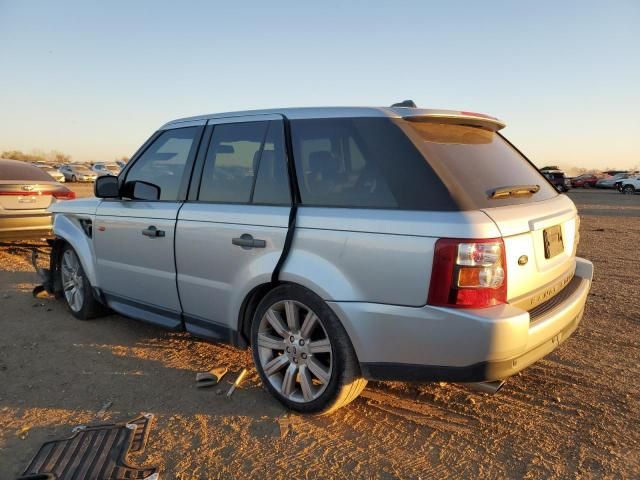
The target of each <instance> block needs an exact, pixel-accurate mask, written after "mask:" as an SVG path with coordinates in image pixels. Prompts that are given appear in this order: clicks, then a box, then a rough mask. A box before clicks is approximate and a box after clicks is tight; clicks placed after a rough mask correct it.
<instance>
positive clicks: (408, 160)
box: [291, 118, 457, 210]
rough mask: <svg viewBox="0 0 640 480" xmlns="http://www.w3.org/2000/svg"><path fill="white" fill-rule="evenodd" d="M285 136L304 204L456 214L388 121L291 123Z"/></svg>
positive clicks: (428, 169) (436, 181)
mask: <svg viewBox="0 0 640 480" xmlns="http://www.w3.org/2000/svg"><path fill="white" fill-rule="evenodd" d="M291 135H292V142H293V151H294V158H295V162H296V173H297V176H298V184H299V187H300V195H301V200H302V203H303V204H304V205H309V206H323V207H356V208H384V209H402V210H454V209H457V207H456V205H455V204H454V203H453V201H452V198H451V196H450V195H449V192H448V191H447V189H446V188H445V187H444V185H443V184H442V182H441V181H440V180H439V178H438V177H437V175H435V173H434V171H433V170H432V169H431V167H430V166H429V164H428V163H427V162H426V161H425V160H424V157H423V156H422V155H421V154H420V152H419V151H418V150H417V149H416V147H415V146H414V145H413V144H412V142H411V141H410V140H409V139H408V138H407V136H406V134H405V133H404V132H403V131H402V130H401V128H400V127H399V126H397V125H395V124H394V123H393V122H392V121H391V120H390V119H388V118H327V119H309V120H292V121H291Z"/></svg>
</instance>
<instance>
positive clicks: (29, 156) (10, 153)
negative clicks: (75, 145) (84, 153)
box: [0, 150, 129, 163]
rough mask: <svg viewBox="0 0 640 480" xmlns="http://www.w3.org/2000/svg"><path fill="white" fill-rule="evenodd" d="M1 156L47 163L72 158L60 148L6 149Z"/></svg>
mask: <svg viewBox="0 0 640 480" xmlns="http://www.w3.org/2000/svg"><path fill="white" fill-rule="evenodd" d="M0 158H6V159H8V160H22V161H23V162H47V163H69V162H71V160H72V157H71V155H67V154H66V153H63V152H60V151H58V150H51V151H50V152H49V153H46V152H41V151H37V150H36V151H33V152H31V153H25V152H22V151H20V150H5V151H4V152H2V153H0ZM115 160H122V161H123V162H128V161H129V157H127V156H125V155H123V156H121V157H117V158H116V159H115Z"/></svg>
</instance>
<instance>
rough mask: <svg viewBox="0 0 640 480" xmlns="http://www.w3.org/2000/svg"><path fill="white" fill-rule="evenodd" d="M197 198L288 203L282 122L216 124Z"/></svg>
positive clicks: (202, 199)
mask: <svg viewBox="0 0 640 480" xmlns="http://www.w3.org/2000/svg"><path fill="white" fill-rule="evenodd" d="M198 200H200V201H205V202H220V203H255V204H263V205H288V204H289V203H290V196H289V178H288V175H287V164H286V157H285V152H284V131H283V126H282V122H280V121H268V122H267V121H262V122H247V123H227V124H220V125H216V126H215V128H214V130H213V135H212V137H211V142H210V145H209V150H208V153H207V159H206V161H205V165H204V170H203V172H202V180H201V183H200V192H199V195H198Z"/></svg>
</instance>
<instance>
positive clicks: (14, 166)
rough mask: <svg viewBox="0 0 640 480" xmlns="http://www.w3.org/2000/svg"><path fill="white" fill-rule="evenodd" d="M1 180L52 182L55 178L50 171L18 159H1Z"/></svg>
mask: <svg viewBox="0 0 640 480" xmlns="http://www.w3.org/2000/svg"><path fill="white" fill-rule="evenodd" d="M0 180H25V181H38V182H51V181H53V178H51V176H49V174H48V173H46V172H45V171H43V170H41V169H39V168H38V167H34V166H33V165H29V164H28V163H23V162H20V161H18V160H9V161H2V160H0Z"/></svg>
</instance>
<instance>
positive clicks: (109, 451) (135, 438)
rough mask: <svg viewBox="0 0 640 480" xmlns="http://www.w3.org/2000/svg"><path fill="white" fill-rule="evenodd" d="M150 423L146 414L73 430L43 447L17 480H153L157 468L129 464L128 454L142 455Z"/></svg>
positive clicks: (156, 476) (156, 473)
mask: <svg viewBox="0 0 640 480" xmlns="http://www.w3.org/2000/svg"><path fill="white" fill-rule="evenodd" d="M153 419H154V416H153V415H152V414H150V413H147V414H143V415H140V416H138V417H136V418H134V419H133V420H130V421H128V422H122V423H116V424H107V425H91V426H79V427H76V428H74V429H73V434H72V435H71V437H69V438H65V439H61V440H53V441H49V442H46V443H44V444H43V445H42V446H41V447H40V449H39V450H38V452H37V453H36V455H35V456H34V457H33V459H32V460H31V462H30V463H29V466H28V467H27V468H26V469H25V471H24V473H23V474H22V476H21V477H19V478H20V479H22V478H24V479H25V480H26V479H35V478H43V479H44V478H56V479H59V480H66V479H76V478H113V479H116V478H122V479H124V478H130V479H134V478H137V479H143V478H146V479H152V478H155V479H157V478H158V475H159V474H158V471H159V469H158V467H152V466H146V467H138V466H134V465H132V464H131V461H130V460H129V454H132V453H141V452H143V451H144V448H145V446H146V444H147V441H148V439H149V432H150V430H151V423H152V422H153ZM69 447H71V448H69ZM95 452H101V454H100V455H96V454H95ZM92 453H93V454H92Z"/></svg>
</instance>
